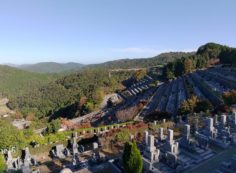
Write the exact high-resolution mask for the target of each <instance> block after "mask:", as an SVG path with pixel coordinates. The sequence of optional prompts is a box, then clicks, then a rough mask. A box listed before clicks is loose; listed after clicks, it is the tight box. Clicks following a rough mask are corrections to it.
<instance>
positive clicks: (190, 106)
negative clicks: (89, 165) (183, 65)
mask: <svg viewBox="0 0 236 173" xmlns="http://www.w3.org/2000/svg"><path fill="white" fill-rule="evenodd" d="M198 101H199V100H198V98H197V96H192V97H191V98H189V99H187V100H185V101H183V102H182V104H181V107H180V108H179V110H178V114H188V113H193V112H194V109H195V107H196V105H197V102H198Z"/></svg>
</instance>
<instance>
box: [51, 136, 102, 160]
mask: <svg viewBox="0 0 236 173" xmlns="http://www.w3.org/2000/svg"><path fill="white" fill-rule="evenodd" d="M77 139H78V135H77V132H75V133H74V134H73V136H72V138H71V140H69V143H70V147H64V145H63V144H58V145H56V146H55V147H53V149H52V150H51V151H50V155H51V156H52V157H56V158H60V159H64V158H66V157H68V156H73V157H76V156H77V155H78V154H79V152H80V153H83V152H84V151H85V148H84V146H83V145H78V143H77ZM96 149H98V143H96V142H94V143H93V150H96Z"/></svg>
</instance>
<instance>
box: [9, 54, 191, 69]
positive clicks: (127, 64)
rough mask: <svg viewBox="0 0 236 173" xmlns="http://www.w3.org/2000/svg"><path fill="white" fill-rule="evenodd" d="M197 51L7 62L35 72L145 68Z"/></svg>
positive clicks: (12, 65)
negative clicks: (76, 60) (84, 60)
mask: <svg viewBox="0 0 236 173" xmlns="http://www.w3.org/2000/svg"><path fill="white" fill-rule="evenodd" d="M194 53H195V52H188V53H186V52H168V53H162V54H160V55H157V56H155V57H151V58H136V59H119V60H114V61H108V62H104V63H100V64H90V65H83V64H80V63H74V62H71V63H64V64H63V63H56V62H42V63H37V64H23V65H20V66H17V65H14V64H5V65H8V66H11V67H16V68H18V69H22V70H25V71H30V72H35V73H64V72H74V71H78V70H81V69H83V68H106V69H115V68H124V69H126V68H143V67H151V66H155V65H163V64H166V63H168V62H171V61H174V60H176V59H179V58H181V57H186V56H189V55H192V54H194Z"/></svg>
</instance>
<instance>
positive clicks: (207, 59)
mask: <svg viewBox="0 0 236 173" xmlns="http://www.w3.org/2000/svg"><path fill="white" fill-rule="evenodd" d="M235 50H236V49H235V48H230V47H228V46H224V45H220V44H216V43H207V44H205V45H203V46H201V47H199V49H198V50H197V53H196V54H194V55H190V56H186V57H182V58H180V59H177V60H175V61H173V62H169V63H168V64H167V65H165V67H164V70H163V78H165V79H173V78H174V77H177V76H181V75H184V74H188V73H191V72H192V71H194V70H197V69H201V68H207V67H210V66H211V65H214V64H219V63H222V64H225V63H226V64H231V65H232V64H235V63H236V56H235V55H236V51H235Z"/></svg>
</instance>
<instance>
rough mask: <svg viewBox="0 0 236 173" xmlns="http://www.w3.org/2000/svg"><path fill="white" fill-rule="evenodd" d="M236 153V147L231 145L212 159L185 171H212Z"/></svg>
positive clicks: (186, 172)
mask: <svg viewBox="0 0 236 173" xmlns="http://www.w3.org/2000/svg"><path fill="white" fill-rule="evenodd" d="M235 154H236V147H235V146H233V147H230V148H229V149H226V150H224V151H222V152H220V153H219V154H217V155H215V156H213V157H212V158H211V159H209V160H206V161H204V162H203V163H201V164H199V165H197V166H195V167H193V168H192V169H190V170H187V171H185V172H184V173H204V172H207V173H212V172H213V171H214V170H215V169H217V168H219V166H220V164H221V162H223V161H230V159H231V158H232V157H233V155H235Z"/></svg>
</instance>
